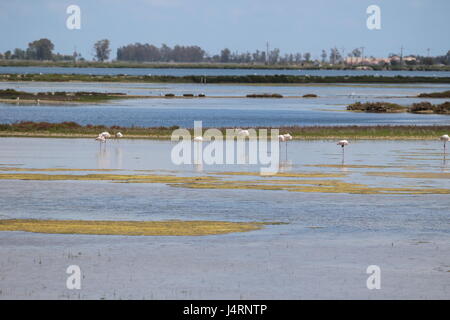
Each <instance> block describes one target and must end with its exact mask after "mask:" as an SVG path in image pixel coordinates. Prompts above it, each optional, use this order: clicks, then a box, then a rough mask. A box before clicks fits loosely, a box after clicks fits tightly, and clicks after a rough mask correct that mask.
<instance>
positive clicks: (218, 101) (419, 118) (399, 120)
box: [0, 82, 450, 127]
mask: <svg viewBox="0 0 450 320" xmlns="http://www.w3.org/2000/svg"><path fill="white" fill-rule="evenodd" d="M6 88H13V89H15V90H23V91H29V92H42V91H98V92H122V93H127V94H134V95H153V96H154V95H160V94H165V93H168V92H170V93H174V94H176V95H182V94H184V93H194V94H199V93H205V94H206V95H207V96H211V97H218V96H220V97H225V98H214V99H208V98H203V99H164V98H161V99H132V100H119V101H110V102H105V103H101V104H97V105H92V104H89V105H83V104H82V105H71V106H61V105H57V106H55V105H46V104H45V103H41V104H40V105H22V104H18V105H17V104H5V103H0V123H13V122H17V121H47V122H63V121H75V122H77V123H80V124H84V125H85V124H103V125H108V126H111V125H119V126H144V127H158V126H174V125H177V126H181V127H193V122H194V121H195V120H202V121H203V125H204V126H208V127H227V126H228V127H236V126H240V127H245V126H266V127H269V126H270V127H277V126H290V125H302V126H313V125H322V126H326V125H437V124H441V125H442V124H444V125H445V124H449V123H450V117H449V116H448V115H420V114H409V113H398V114H368V113H353V112H347V111H345V109H346V106H347V105H348V104H351V103H354V102H356V101H361V102H364V101H387V102H392V103H398V104H402V105H409V104H412V103H416V102H421V101H430V102H432V103H434V104H438V103H442V102H444V101H446V100H445V99H423V98H413V97H414V96H416V95H417V94H419V93H421V92H436V91H444V90H449V89H450V86H449V85H430V84H420V85H308V86H251V85H250V86H249V85H198V84H128V83H106V84H104V83H55V84H54V83H45V82H41V83H39V82H38V83H35V82H30V83H18V82H0V89H6ZM264 92H269V93H281V94H283V95H284V96H286V97H289V96H291V97H293V96H302V95H304V94H307V93H315V94H317V95H318V96H319V97H318V98H313V99H305V98H286V99H245V98H242V99H240V98H232V96H245V95H246V94H249V93H264ZM226 97H228V98H226Z"/></svg>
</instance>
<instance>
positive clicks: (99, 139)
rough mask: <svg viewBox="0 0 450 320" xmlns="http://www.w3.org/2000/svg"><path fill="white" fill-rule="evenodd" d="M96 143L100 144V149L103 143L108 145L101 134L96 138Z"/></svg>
mask: <svg viewBox="0 0 450 320" xmlns="http://www.w3.org/2000/svg"><path fill="white" fill-rule="evenodd" d="M95 140H96V141H98V142H100V148H101V147H102V143H106V138H105V137H104V136H102V135H101V134H99V135H98V137H97V138H95Z"/></svg>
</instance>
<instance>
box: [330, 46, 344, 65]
mask: <svg viewBox="0 0 450 320" xmlns="http://www.w3.org/2000/svg"><path fill="white" fill-rule="evenodd" d="M341 59H342V57H341V54H340V53H339V50H338V49H337V48H331V50H330V63H331V64H336V63H337V62H339V61H340V60H341Z"/></svg>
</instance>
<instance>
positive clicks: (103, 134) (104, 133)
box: [98, 131, 111, 139]
mask: <svg viewBox="0 0 450 320" xmlns="http://www.w3.org/2000/svg"><path fill="white" fill-rule="evenodd" d="M98 136H102V137H103V138H105V139H109V138H111V134H110V133H109V132H108V131H104V132H102V133H100V134H99V135H98Z"/></svg>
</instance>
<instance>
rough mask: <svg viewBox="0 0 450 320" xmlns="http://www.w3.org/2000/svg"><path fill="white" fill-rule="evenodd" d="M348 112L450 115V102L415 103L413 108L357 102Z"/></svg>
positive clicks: (381, 103)
mask: <svg viewBox="0 0 450 320" xmlns="http://www.w3.org/2000/svg"><path fill="white" fill-rule="evenodd" d="M347 110H348V111H356V112H367V113H399V112H409V113H419V114H432V113H434V114H448V115H450V102H449V101H447V102H444V103H441V104H435V105H434V104H431V103H429V102H419V103H413V104H412V105H411V106H401V105H398V104H395V103H389V102H365V103H361V102H356V103H353V104H351V105H349V106H347Z"/></svg>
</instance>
